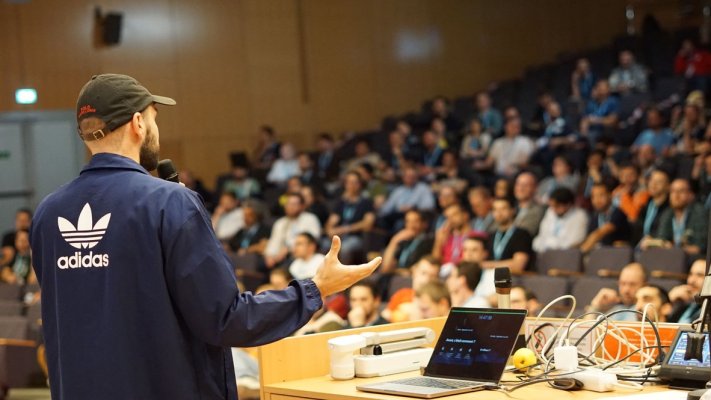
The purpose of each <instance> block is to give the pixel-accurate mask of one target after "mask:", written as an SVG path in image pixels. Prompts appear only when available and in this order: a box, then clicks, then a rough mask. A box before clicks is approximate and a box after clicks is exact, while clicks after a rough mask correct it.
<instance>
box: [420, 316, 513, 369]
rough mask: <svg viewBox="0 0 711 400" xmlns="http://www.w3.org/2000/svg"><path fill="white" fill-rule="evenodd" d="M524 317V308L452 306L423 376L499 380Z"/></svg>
mask: <svg viewBox="0 0 711 400" xmlns="http://www.w3.org/2000/svg"><path fill="white" fill-rule="evenodd" d="M525 318H526V310H509V309H495V308H462V307H454V308H452V310H451V311H450V313H449V317H448V318H447V322H445V324H444V328H442V334H441V335H440V336H439V340H438V341H437V346H435V348H434V352H433V353H432V358H430V362H429V364H427V369H426V370H425V371H426V375H427V376H436V377H442V378H453V379H466V380H475V381H489V382H498V381H499V379H501V375H502V374H503V372H504V368H505V367H506V361H507V360H508V358H509V356H510V355H511V350H512V349H513V346H514V343H515V342H516V338H517V336H518V332H519V330H520V329H521V326H522V325H523V321H524V319H525Z"/></svg>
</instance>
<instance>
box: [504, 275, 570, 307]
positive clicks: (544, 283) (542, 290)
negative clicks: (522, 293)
mask: <svg viewBox="0 0 711 400" xmlns="http://www.w3.org/2000/svg"><path fill="white" fill-rule="evenodd" d="M514 283H515V284H516V285H520V286H523V287H525V288H526V289H529V290H531V291H532V292H533V293H534V294H535V295H536V298H538V301H539V302H540V303H541V307H545V305H546V304H548V303H550V302H551V301H552V300H555V299H556V298H558V297H560V296H563V295H565V294H568V293H569V290H568V279H566V278H562V277H559V276H545V275H519V276H515V277H514ZM568 304H569V303H568V302H567V301H566V302H561V303H558V306H557V307H555V308H554V314H553V315H551V316H559V315H560V313H559V311H561V310H562V309H565V308H566V307H568Z"/></svg>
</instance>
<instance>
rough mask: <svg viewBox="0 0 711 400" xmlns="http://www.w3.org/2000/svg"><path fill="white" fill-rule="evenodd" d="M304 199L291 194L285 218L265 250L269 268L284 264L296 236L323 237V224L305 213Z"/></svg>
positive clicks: (280, 219)
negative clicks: (301, 234) (307, 234)
mask: <svg viewBox="0 0 711 400" xmlns="http://www.w3.org/2000/svg"><path fill="white" fill-rule="evenodd" d="M304 207H305V205H304V198H303V197H302V196H301V195H300V194H298V193H290V194H289V195H288V197H287V199H286V204H285V205H284V214H285V215H284V216H283V217H281V218H279V219H278V220H277V221H276V222H275V223H274V227H273V228H272V234H271V236H270V237H269V242H267V248H266V249H265V250H264V262H265V264H266V266H267V268H269V269H272V268H274V267H275V266H277V265H279V264H282V263H284V261H286V259H287V258H288V257H289V253H290V252H291V249H292V248H293V246H294V239H296V235H297V234H298V233H301V232H308V233H310V234H311V236H313V237H315V238H316V237H320V236H321V223H320V222H319V221H318V218H316V216H315V215H313V214H311V213H309V212H305V211H304Z"/></svg>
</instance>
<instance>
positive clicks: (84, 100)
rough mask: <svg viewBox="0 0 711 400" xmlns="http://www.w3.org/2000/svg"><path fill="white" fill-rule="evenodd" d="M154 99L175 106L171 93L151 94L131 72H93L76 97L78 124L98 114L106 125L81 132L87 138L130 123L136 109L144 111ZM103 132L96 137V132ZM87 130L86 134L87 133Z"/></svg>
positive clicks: (103, 134)
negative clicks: (168, 95)
mask: <svg viewBox="0 0 711 400" xmlns="http://www.w3.org/2000/svg"><path fill="white" fill-rule="evenodd" d="M153 103H158V104H164V105H167V106H174V105H175V104H176V103H175V100H173V99H171V98H170V97H164V96H156V95H153V94H151V92H149V91H148V89H146V88H145V87H144V86H143V85H141V84H140V83H139V82H138V81H137V80H136V79H134V78H132V77H130V76H128V75H120V74H102V75H94V76H92V77H91V80H90V81H89V82H87V83H86V85H84V87H83V88H82V89H81V92H79V98H78V99H77V124H81V121H82V120H84V119H85V118H89V117H95V118H98V119H100V120H102V121H103V122H104V123H105V124H106V125H105V127H104V128H102V129H101V130H99V131H96V132H88V134H87V132H81V129H79V136H81V137H82V138H83V139H84V140H93V139H100V138H102V137H103V136H105V135H106V134H108V133H109V132H111V131H113V130H115V129H116V128H118V127H120V126H122V125H123V124H125V123H127V122H128V121H130V120H131V118H132V117H133V114H134V113H136V112H142V111H143V110H145V109H146V107H148V106H149V105H151V104H153ZM97 132H101V135H100V136H99V137H97V135H96V133H97ZM85 134H87V135H85Z"/></svg>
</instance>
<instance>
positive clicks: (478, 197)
mask: <svg viewBox="0 0 711 400" xmlns="http://www.w3.org/2000/svg"><path fill="white" fill-rule="evenodd" d="M468 199H469V206H470V207H471V209H472V212H473V213H474V218H473V219H472V222H471V227H472V229H473V230H474V231H476V232H483V233H491V232H493V231H495V230H496V225H495V223H494V216H493V215H492V214H491V207H492V204H493V198H492V197H491V191H489V189H487V188H486V187H484V186H476V187H473V188H471V189H469V195H468Z"/></svg>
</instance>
